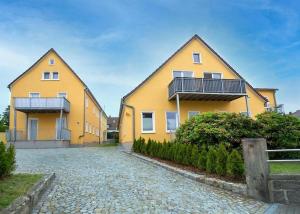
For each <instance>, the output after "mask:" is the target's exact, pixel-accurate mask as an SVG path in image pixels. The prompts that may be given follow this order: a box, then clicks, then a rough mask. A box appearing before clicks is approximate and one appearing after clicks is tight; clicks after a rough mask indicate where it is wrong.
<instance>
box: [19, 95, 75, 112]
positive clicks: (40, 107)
mask: <svg viewBox="0 0 300 214" xmlns="http://www.w3.org/2000/svg"><path fill="white" fill-rule="evenodd" d="M14 101H15V109H16V110H17V111H21V112H25V113H29V112H39V113H41V112H47V113H51V112H60V111H63V112H65V113H68V112H70V102H69V101H68V100H67V99H66V98H64V97H47V98H46V97H17V98H14Z"/></svg>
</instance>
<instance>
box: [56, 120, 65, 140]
mask: <svg viewBox="0 0 300 214" xmlns="http://www.w3.org/2000/svg"><path fill="white" fill-rule="evenodd" d="M62 128H66V118H64V117H63V118H61V120H60V118H56V140H60V139H61V138H62V137H63V136H62V133H61V130H62Z"/></svg>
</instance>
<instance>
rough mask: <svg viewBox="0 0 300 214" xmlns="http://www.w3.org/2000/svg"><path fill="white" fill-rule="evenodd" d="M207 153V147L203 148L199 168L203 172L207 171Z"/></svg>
mask: <svg viewBox="0 0 300 214" xmlns="http://www.w3.org/2000/svg"><path fill="white" fill-rule="evenodd" d="M206 160H207V151H206V147H205V145H203V146H202V147H201V152H200V154H199V157H198V167H199V168H200V169H202V170H205V169H206Z"/></svg>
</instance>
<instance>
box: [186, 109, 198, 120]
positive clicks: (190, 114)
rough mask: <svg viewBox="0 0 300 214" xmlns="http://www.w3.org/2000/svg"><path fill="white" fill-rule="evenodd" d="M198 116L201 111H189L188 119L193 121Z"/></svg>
mask: <svg viewBox="0 0 300 214" xmlns="http://www.w3.org/2000/svg"><path fill="white" fill-rule="evenodd" d="M198 114H200V112H199V111H189V112H188V119H191V118H192V117H194V116H196V115H198Z"/></svg>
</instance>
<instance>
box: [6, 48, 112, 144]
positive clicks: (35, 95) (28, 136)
mask: <svg viewBox="0 0 300 214" xmlns="http://www.w3.org/2000/svg"><path fill="white" fill-rule="evenodd" d="M8 88H9V89H10V92H11V104H10V127H9V133H8V138H9V139H8V141H10V142H11V143H14V144H15V146H16V147H17V148H32V147H38V148H45V147H65V146H69V145H83V144H93V143H101V142H103V141H104V140H106V128H107V127H106V123H107V122H106V120H107V116H106V114H105V112H104V111H103V109H102V108H101V106H100V104H99V103H98V102H97V100H96V98H95V97H94V96H93V94H92V92H91V91H90V90H89V88H88V87H87V86H86V85H85V83H84V82H83V81H82V80H81V79H80V78H79V76H78V75H77V74H76V73H75V72H74V71H73V69H72V68H71V67H70V66H69V65H68V64H67V63H66V62H65V61H64V60H63V58H62V57H60V56H59V55H58V53H57V52H56V51H55V50H54V49H50V50H49V51H48V52H46V53H45V54H44V55H43V56H42V57H41V58H40V59H39V60H38V61H37V62H35V63H34V64H33V65H32V66H31V67H30V68H29V69H27V70H26V71H25V72H24V73H22V74H21V75H20V76H19V77H17V78H16V79H15V80H14V81H12V82H11V83H10V84H9V85H8Z"/></svg>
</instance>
